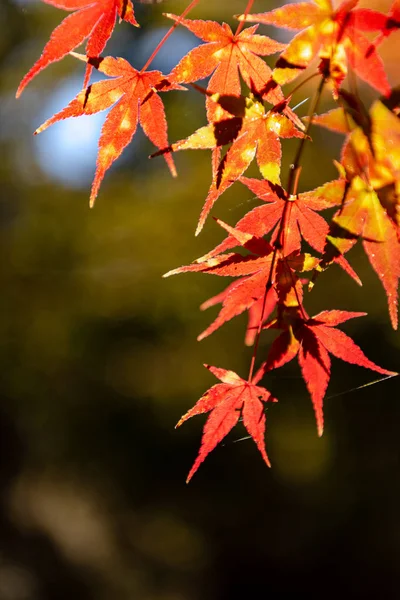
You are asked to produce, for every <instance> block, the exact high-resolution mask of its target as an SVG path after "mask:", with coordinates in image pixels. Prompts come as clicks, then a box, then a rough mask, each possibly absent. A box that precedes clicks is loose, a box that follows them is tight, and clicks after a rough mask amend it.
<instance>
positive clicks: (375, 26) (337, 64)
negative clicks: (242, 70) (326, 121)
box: [239, 0, 390, 95]
mask: <svg viewBox="0 0 400 600" xmlns="http://www.w3.org/2000/svg"><path fill="white" fill-rule="evenodd" d="M357 4H358V0H343V2H342V3H341V4H340V5H339V6H338V8H337V9H336V10H334V9H333V6H332V2H331V0H315V2H300V3H298V4H287V5H285V6H282V7H281V8H277V9H275V10H272V11H270V12H266V13H258V14H253V15H247V17H246V16H245V15H241V16H240V17H239V19H241V20H246V21H248V22H254V21H255V22H258V23H264V24H267V25H275V26H276V27H284V28H286V29H293V30H300V33H298V34H297V35H296V36H295V37H294V38H293V39H292V41H291V42H290V44H289V45H288V46H287V48H286V50H284V52H283V53H282V54H281V56H280V57H279V59H278V62H277V64H276V68H275V70H274V72H273V77H274V79H275V81H276V82H277V83H279V84H283V83H288V82H289V81H292V80H293V79H294V78H295V77H297V75H299V73H301V72H302V71H304V69H305V68H307V67H308V66H309V64H310V63H311V61H312V60H313V58H314V57H316V56H319V57H320V58H321V59H322V61H323V64H322V70H323V72H328V73H329V75H330V78H331V80H332V82H333V83H334V85H335V88H336V90H338V89H339V87H340V85H341V83H342V81H343V79H344V77H345V76H346V74H347V63H349V64H350V65H351V67H352V68H353V69H354V70H355V72H356V73H357V74H358V75H359V77H361V79H363V80H364V81H366V82H367V83H369V84H370V85H371V86H373V87H374V88H376V89H377V90H379V91H380V92H381V93H382V94H384V95H389V94H390V85H389V83H388V81H387V78H386V74H385V69H384V65H383V62H382V59H381V58H380V56H379V55H378V53H377V51H376V48H375V46H374V45H373V44H371V43H370V41H369V40H368V38H367V37H366V36H365V35H364V32H371V31H386V28H387V23H388V20H387V17H386V15H384V14H383V13H381V12H378V11H376V10H371V9H363V8H360V9H356V8H355V6H356V5H357Z"/></svg>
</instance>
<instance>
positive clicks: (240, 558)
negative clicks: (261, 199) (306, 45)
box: [0, 0, 400, 600]
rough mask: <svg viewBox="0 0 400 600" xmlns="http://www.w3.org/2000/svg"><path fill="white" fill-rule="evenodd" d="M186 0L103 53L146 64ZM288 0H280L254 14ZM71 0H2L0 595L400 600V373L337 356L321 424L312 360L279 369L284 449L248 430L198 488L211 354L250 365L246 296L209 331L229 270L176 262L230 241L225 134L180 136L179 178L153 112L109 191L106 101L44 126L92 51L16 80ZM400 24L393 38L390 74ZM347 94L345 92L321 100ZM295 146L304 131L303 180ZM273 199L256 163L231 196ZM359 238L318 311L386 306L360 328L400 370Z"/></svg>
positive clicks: (176, 103)
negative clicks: (99, 162) (219, 178)
mask: <svg viewBox="0 0 400 600" xmlns="http://www.w3.org/2000/svg"><path fill="white" fill-rule="evenodd" d="M389 4H390V3H389V2H381V3H380V4H379V3H374V6H377V7H378V6H379V7H381V8H382V9H387V8H388V6H389ZM365 5H366V4H365V3H364V6H365ZM368 5H369V6H372V3H368ZM184 6H185V3H183V2H180V1H178V0H176V1H175V0H166V1H165V3H164V4H162V5H157V6H141V5H136V15H137V19H138V21H139V22H140V23H141V25H142V28H141V29H134V28H132V27H130V26H129V25H128V24H126V23H123V24H121V25H120V26H118V25H117V27H116V30H115V32H114V36H113V38H112V40H111V41H110V42H109V44H108V47H107V53H109V54H114V55H120V56H124V57H125V58H128V59H129V60H131V62H132V63H133V64H134V65H135V66H136V67H141V66H142V65H143V63H144V61H145V60H146V58H147V57H148V56H149V55H150V53H151V51H152V49H153V48H154V47H155V45H156V43H157V41H158V40H159V39H160V38H161V37H162V35H163V34H164V33H165V31H166V30H167V28H168V27H169V24H170V22H169V21H167V20H166V19H165V18H164V17H163V16H162V10H164V11H169V12H175V13H177V12H181V11H182V10H183V8H184ZM244 6H245V2H244V1H243V0H232V1H231V2H230V3H229V5H228V3H223V2H220V3H218V2H211V1H210V0H204V1H203V2H201V3H200V6H199V7H198V8H197V9H196V10H195V11H193V14H192V15H191V16H193V18H209V19H217V20H219V21H222V20H226V21H228V22H230V23H231V24H232V25H233V26H236V24H235V22H234V21H233V19H231V17H230V15H232V14H234V13H240V12H243V10H244ZM275 6H276V4H275ZM273 7H274V5H273V4H272V3H268V2H261V0H260V1H259V2H258V3H256V4H255V5H254V9H253V12H257V11H263V10H268V9H270V8H273ZM64 16H65V13H64V12H62V11H59V10H57V9H55V8H53V7H51V6H47V5H45V4H43V3H41V2H36V1H34V0H31V1H28V0H1V4H0V30H1V36H0V60H1V81H0V94H1V97H0V116H1V132H0V144H1V162H0V178H1V199H0V227H1V237H0V245H1V246H0V247H1V254H2V256H3V259H2V260H1V293H0V303H1V311H0V340H1V343H0V365H1V382H0V395H1V399H0V494H1V496H0V600H64V599H65V600H67V599H68V600H72V599H74V600H75V599H76V600H94V599H96V600H131V599H134V600H200V599H207V600H232V599H233V598H241V599H242V598H246V599H247V598H253V597H256V595H257V597H268V598H286V597H294V595H295V594H299V593H300V592H301V591H305V590H307V594H308V595H309V596H311V597H313V596H317V595H318V597H322V598H331V597H332V598H333V597H335V598H337V597H341V598H343V597H344V598H347V597H354V598H370V597H371V598H372V597H374V598H399V597H400V577H399V560H400V517H399V504H400V472H399V470H400V440H399V433H398V430H399V426H400V394H399V391H400V384H399V381H398V379H396V378H395V379H391V380H387V381H383V382H380V383H377V384H375V385H372V386H369V387H366V388H363V389H359V390H355V389H354V388H356V387H357V386H360V385H363V384H365V383H368V382H371V381H374V380H376V379H377V375H376V374H375V373H373V372H369V371H366V370H364V369H362V368H359V367H355V366H350V365H346V364H344V363H339V361H336V360H335V359H333V373H332V380H331V383H330V386H329V389H328V399H327V400H326V402H325V419H326V429H325V434H324V436H323V438H321V439H318V437H317V434H316V428H315V423H314V416H313V411H312V408H311V403H310V400H309V398H308V396H307V393H306V392H305V387H304V383H303V382H302V380H301V378H300V373H299V370H298V368H297V366H296V365H295V364H293V365H289V366H287V367H285V368H283V369H281V370H278V371H276V373H274V376H271V377H270V378H269V380H268V382H266V385H267V386H268V387H269V388H270V389H271V390H272V391H273V392H274V393H275V394H276V395H277V396H278V398H279V400H280V402H279V403H278V404H275V405H273V406H271V407H270V408H269V409H268V414H267V417H268V432H267V449H268V453H269V456H270V458H271V462H272V469H271V470H269V469H267V468H266V467H265V465H264V464H263V462H262V460H261V458H260V456H259V455H258V453H257V450H256V447H255V445H254V444H253V442H252V441H248V440H244V441H240V442H238V443H235V441H236V440H238V438H240V437H242V436H243V435H244V432H243V430H242V429H240V427H238V428H236V430H235V431H234V432H233V433H232V435H230V436H229V437H228V439H227V440H226V443H225V444H224V445H223V446H221V447H219V448H218V449H217V450H215V451H214V452H213V453H212V455H211V456H210V457H209V458H208V459H207V461H206V463H205V464H204V465H203V466H202V467H201V468H200V471H199V472H198V474H196V476H195V477H194V479H193V481H192V482H191V483H190V485H189V486H186V484H185V478H186V475H187V472H188V470H189V468H190V466H191V464H192V462H193V460H194V458H195V455H196V453H197V450H198V447H199V444H200V438H201V429H202V424H203V423H204V418H201V417H199V418H198V419H193V420H192V421H190V422H188V423H187V424H185V426H184V427H182V429H180V430H177V431H175V430H174V424H175V423H176V422H177V420H178V419H179V417H180V416H181V414H182V413H184V412H185V411H186V410H187V409H188V408H189V407H191V406H192V405H193V404H194V403H195V401H196V400H197V399H198V398H199V397H200V396H201V394H202V393H203V392H204V391H205V390H206V389H207V388H208V387H209V386H210V385H212V384H214V383H215V379H214V378H213V377H212V375H211V374H210V373H209V372H208V371H206V370H205V369H204V368H203V367H202V363H209V364H213V365H217V366H222V367H225V368H228V369H233V370H236V371H237V372H238V373H239V374H241V375H243V376H245V375H246V373H247V371H248V365H249V360H250V357H251V349H248V348H245V346H244V345H243V335H244V328H245V317H244V316H242V317H241V318H238V319H236V320H234V321H232V322H231V323H229V324H227V325H226V326H225V327H224V328H222V329H221V330H219V331H218V332H216V333H215V334H213V335H212V336H211V337H210V338H207V339H206V340H205V341H203V342H201V343H198V342H196V336H197V335H198V334H199V333H200V332H201V331H202V330H203V329H205V327H206V326H207V325H208V324H209V323H210V322H211V320H212V319H213V318H214V315H215V309H214V312H213V313H212V310H213V309H211V310H210V311H208V312H205V313H202V312H200V311H199V310H198V306H199V305H200V304H201V302H203V301H204V300H205V299H207V298H208V297H210V296H211V295H213V294H215V293H217V292H218V291H221V290H222V289H223V287H224V285H225V281H221V280H220V279H219V278H212V277H208V276H205V275H194V274H192V275H186V276H185V275H181V276H178V277H175V278H171V279H167V280H164V279H162V278H161V276H162V274H163V273H165V272H166V271H168V270H169V269H172V268H174V267H176V266H179V265H181V264H187V263H189V262H191V261H192V260H193V259H194V258H196V257H198V256H201V255H202V254H204V253H205V252H206V251H207V250H209V249H210V248H211V247H213V246H214V245H215V244H216V243H218V242H219V241H220V240H221V238H222V234H221V231H220V230H219V228H218V226H217V225H216V224H215V223H214V222H213V221H212V219H210V220H209V222H208V223H207V225H206V228H205V230H204V232H203V233H202V234H201V235H200V236H199V237H198V238H195V237H194V235H193V234H194V230H195V226H196V223H197V219H198V215H199V212H200V209H201V207H202V204H203V201H204V198H205V196H206V193H207V189H208V186H209V183H210V178H211V171H210V166H209V165H210V153H209V152H187V153H181V154H178V155H176V162H177V167H178V171H179V177H178V178H177V179H176V180H173V179H171V177H170V175H169V172H168V170H167V168H166V166H165V163H164V161H163V160H162V158H158V159H155V160H153V161H148V159H147V156H148V155H149V154H150V153H151V152H152V151H154V149H153V147H152V146H151V144H150V143H149V142H148V141H147V139H146V138H145V137H144V136H143V135H142V134H141V133H140V132H139V133H138V134H137V135H136V137H135V139H134V141H133V143H132V144H131V145H130V147H129V148H128V149H127V150H126V151H125V152H124V154H123V156H122V158H121V159H120V160H119V161H118V162H117V163H116V165H115V166H114V167H113V168H112V169H111V171H110V172H109V173H107V175H106V177H105V180H104V182H103V185H102V188H101V190H100V194H99V197H98V200H97V203H96V206H95V209H94V210H89V208H88V197H89V190H90V183H91V180H92V177H93V173H94V167H95V159H96V145H97V139H98V135H99V131H100V128H101V124H102V122H103V119H104V113H102V114H99V115H96V116H93V117H88V118H83V119H81V120H76V121H74V120H70V121H67V122H64V123H60V124H57V125H55V126H54V127H52V128H51V129H49V130H48V131H46V132H45V133H43V134H41V135H40V136H37V137H35V138H34V137H33V136H32V132H33V131H34V130H35V129H36V127H38V126H39V125H40V124H41V123H42V122H43V121H44V120H45V119H46V118H48V117H50V116H51V115H52V114H53V113H54V112H56V111H57V110H59V109H60V108H62V107H63V106H65V105H66V104H67V103H68V102H69V100H70V99H72V97H73V96H74V95H75V94H76V93H77V92H78V91H79V90H80V88H81V85H82V79H83V65H82V63H79V64H78V61H76V60H74V59H73V58H65V59H64V60H63V61H62V62H60V63H57V64H54V65H52V66H51V67H49V68H48V69H46V70H45V71H44V72H42V73H41V74H40V75H39V76H38V77H37V78H36V79H35V80H34V81H33V82H32V83H31V84H30V85H29V86H28V88H27V89H26V91H25V92H24V94H23V95H22V97H21V99H20V100H18V101H16V100H15V97H14V96H15V90H16V88H17V86H18V83H19V81H20V80H21V78H22V77H23V75H24V74H25V73H26V72H27V71H28V69H29V68H30V67H31V65H32V64H33V62H34V61H35V60H36V59H37V57H38V56H39V55H40V52H41V50H42V48H43V46H44V44H45V42H46V41H47V39H48V37H49V35H50V32H51V31H52V29H53V28H54V27H55V26H56V24H57V23H59V21H60V20H61V18H63V17H64ZM262 31H263V32H264V33H267V34H270V35H271V34H273V35H275V36H276V37H278V38H279V39H287V38H285V34H282V32H279V31H277V30H272V29H271V30H269V29H267V28H264V29H262ZM398 40H399V38H398V37H397V38H396V39H395V36H393V39H392V40H390V41H388V42H386V43H385V44H384V46H383V47H382V53H383V55H384V57H385V59H386V60H387V63H388V72H389V77H390V81H391V82H392V83H393V84H397V83H398V82H399V78H398V71H397V69H398V66H397V65H398V51H397V47H396V44H398ZM197 43H198V40H196V38H194V37H193V36H192V35H191V34H190V33H189V32H187V31H186V30H181V31H179V30H177V31H176V32H175V33H174V35H173V36H172V38H170V40H169V42H168V45H167V46H166V48H165V51H164V52H162V53H161V56H160V57H159V58H157V60H156V61H155V62H154V64H153V66H154V68H159V69H162V70H163V71H164V72H168V71H169V70H170V69H171V68H172V67H173V66H174V64H176V62H177V61H178V60H179V58H180V57H181V56H182V55H183V54H184V53H186V52H187V51H188V50H189V49H190V48H192V47H193V46H194V45H196V44H197ZM362 89H363V92H365V94H366V97H367V98H373V95H372V94H371V90H369V89H367V88H362ZM310 94H311V89H310V88H307V87H305V88H303V89H302V90H300V92H299V93H298V94H297V96H296V98H295V102H298V101H301V100H302V99H304V98H306V97H308V96H309V95H310ZM163 99H164V101H165V105H166V111H167V116H168V121H169V137H170V140H171V141H173V140H177V139H180V138H182V137H185V136H186V135H188V134H189V133H191V132H192V131H193V130H194V129H195V128H197V127H199V126H200V125H202V124H204V123H205V111H204V99H203V98H202V97H201V96H200V95H199V94H198V93H195V92H194V91H192V90H189V91H188V92H186V93H178V92H173V93H170V94H165V95H163ZM330 106H331V102H330V98H329V94H328V95H327V97H326V98H325V100H324V102H323V104H322V106H321V110H324V109H328V108H329V107H330ZM306 112H307V105H304V106H302V107H301V108H300V109H299V114H301V115H303V114H306ZM340 142H341V139H340V137H339V136H334V135H327V134H326V133H325V132H322V131H317V130H316V131H315V139H314V143H313V144H312V145H311V144H310V145H309V147H308V149H307V152H306V156H305V160H304V172H303V175H302V179H301V185H302V189H312V188H313V187H315V186H317V185H319V184H321V183H322V182H324V181H326V180H327V179H329V178H334V177H335V170H334V167H333V165H332V158H333V157H334V158H337V157H338V153H339V150H340ZM294 149H295V146H294V145H293V143H292V142H288V143H286V144H285V146H284V153H285V156H286V159H285V162H284V166H283V180H285V178H286V175H285V173H287V169H288V165H289V163H290V161H291V160H292V157H293V152H294ZM248 173H249V174H252V175H254V176H257V171H256V169H255V168H254V167H252V168H251V169H250V170H249V172H248ZM255 205H256V201H255V199H254V198H251V196H250V194H249V191H248V190H247V189H245V188H244V187H242V186H240V184H237V185H235V186H234V187H233V188H232V189H231V190H229V191H228V192H227V193H226V194H224V196H223V197H222V198H221V199H220V200H219V201H218V203H217V205H216V207H215V209H214V211H213V214H215V215H217V216H219V217H221V218H223V219H224V220H226V221H228V222H229V223H231V224H234V223H235V222H236V221H237V220H238V218H239V217H240V216H241V215H243V214H244V212H246V211H247V210H249V208H252V207H253V206H255ZM350 257H351V260H352V264H353V265H354V267H355V268H356V270H357V271H358V273H359V275H360V276H361V278H362V280H363V282H364V287H363V288H358V287H357V285H356V284H355V283H354V282H353V281H352V280H350V279H349V278H348V276H347V275H345V274H344V273H343V272H342V271H341V270H340V269H339V268H337V267H333V268H332V269H330V270H329V271H328V272H327V273H325V274H324V275H322V276H321V277H320V279H319V281H318V282H317V285H316V286H315V288H314V291H313V293H312V294H310V296H309V298H307V301H308V302H307V307H308V308H309V312H310V313H311V314H313V313H314V312H318V311H320V310H323V309H331V308H339V309H348V310H359V311H366V312H368V313H369V315H368V317H366V318H363V319H358V320H357V321H354V322H350V323H349V324H346V325H345V326H344V327H343V328H344V329H345V330H346V331H347V332H348V333H350V334H351V335H352V336H353V337H354V339H355V341H356V342H357V343H358V344H359V345H360V346H361V347H362V348H363V349H364V351H365V352H366V354H367V355H368V356H369V357H370V358H371V359H372V360H374V361H375V362H377V363H379V364H380V365H382V366H384V367H386V368H388V369H398V368H399V364H400V341H399V335H398V333H396V332H393V331H392V329H391V328H390V324H389V317H388V313H387V306H386V299H385V296H384V293H383V290H382V288H381V285H380V283H379V282H378V279H377V277H376V276H375V274H374V273H373V272H372V270H371V268H370V266H369V264H368V261H367V260H366V259H365V257H364V256H363V252H362V249H361V248H360V247H358V246H357V247H356V248H355V249H354V250H353V251H352V253H351V254H350ZM271 339H272V338H271ZM271 339H268V337H266V338H265V342H264V345H263V346H262V347H261V349H260V354H261V357H262V355H263V354H264V355H265V352H266V351H267V348H268V343H269V342H270V341H271ZM329 396H334V397H332V398H331V399H329Z"/></svg>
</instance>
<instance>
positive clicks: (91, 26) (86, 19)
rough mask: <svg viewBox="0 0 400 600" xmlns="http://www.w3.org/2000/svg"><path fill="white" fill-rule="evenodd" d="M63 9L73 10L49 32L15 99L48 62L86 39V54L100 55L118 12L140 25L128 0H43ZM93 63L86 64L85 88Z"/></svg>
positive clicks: (122, 18) (91, 55)
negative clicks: (49, 34) (48, 38)
mask: <svg viewBox="0 0 400 600" xmlns="http://www.w3.org/2000/svg"><path fill="white" fill-rule="evenodd" d="M43 1H44V2H46V3H47V4H52V5H53V6H55V7H57V8H62V9H63V10H70V11H76V12H74V13H73V14H72V15H69V16H68V17H66V18H65V19H64V20H63V21H62V22H61V23H60V25H58V27H56V28H55V30H54V31H53V33H52V34H51V37H50V40H49V41H48V42H47V44H46V46H45V47H44V49H43V52H42V55H41V56H40V58H39V59H38V60H37V61H36V62H35V64H34V65H33V67H32V68H31V69H30V70H29V72H28V73H27V74H26V75H25V77H24V78H23V80H22V81H21V83H20V84H19V87H18V90H17V94H16V95H17V98H18V97H19V96H20V95H21V93H22V91H23V89H24V88H25V86H26V85H27V84H28V83H29V82H30V81H31V80H32V79H33V78H34V77H35V76H36V75H37V74H38V73H39V72H40V71H42V70H43V69H45V68H46V67H47V66H48V65H50V64H51V63H53V62H56V61H58V60H61V59H62V58H64V56H66V55H67V54H68V53H69V52H71V51H72V50H75V48H77V47H78V46H80V45H81V44H82V43H83V42H84V41H85V40H86V38H88V42H87V45H86V55H87V56H88V57H97V56H100V54H101V53H102V51H103V50H104V48H105V46H106V44H107V42H108V40H109V39H110V37H111V34H112V32H113V29H114V26H115V20H116V18H117V15H118V16H119V18H120V20H124V21H127V22H128V23H131V24H132V25H135V26H139V25H138V23H137V21H136V19H135V15H134V12H133V6H132V1H131V0H43ZM92 68H93V67H92V64H91V63H90V62H88V64H87V67H86V73H85V79H84V83H83V85H84V87H86V86H87V84H88V83H89V78H90V74H91V72H92Z"/></svg>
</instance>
